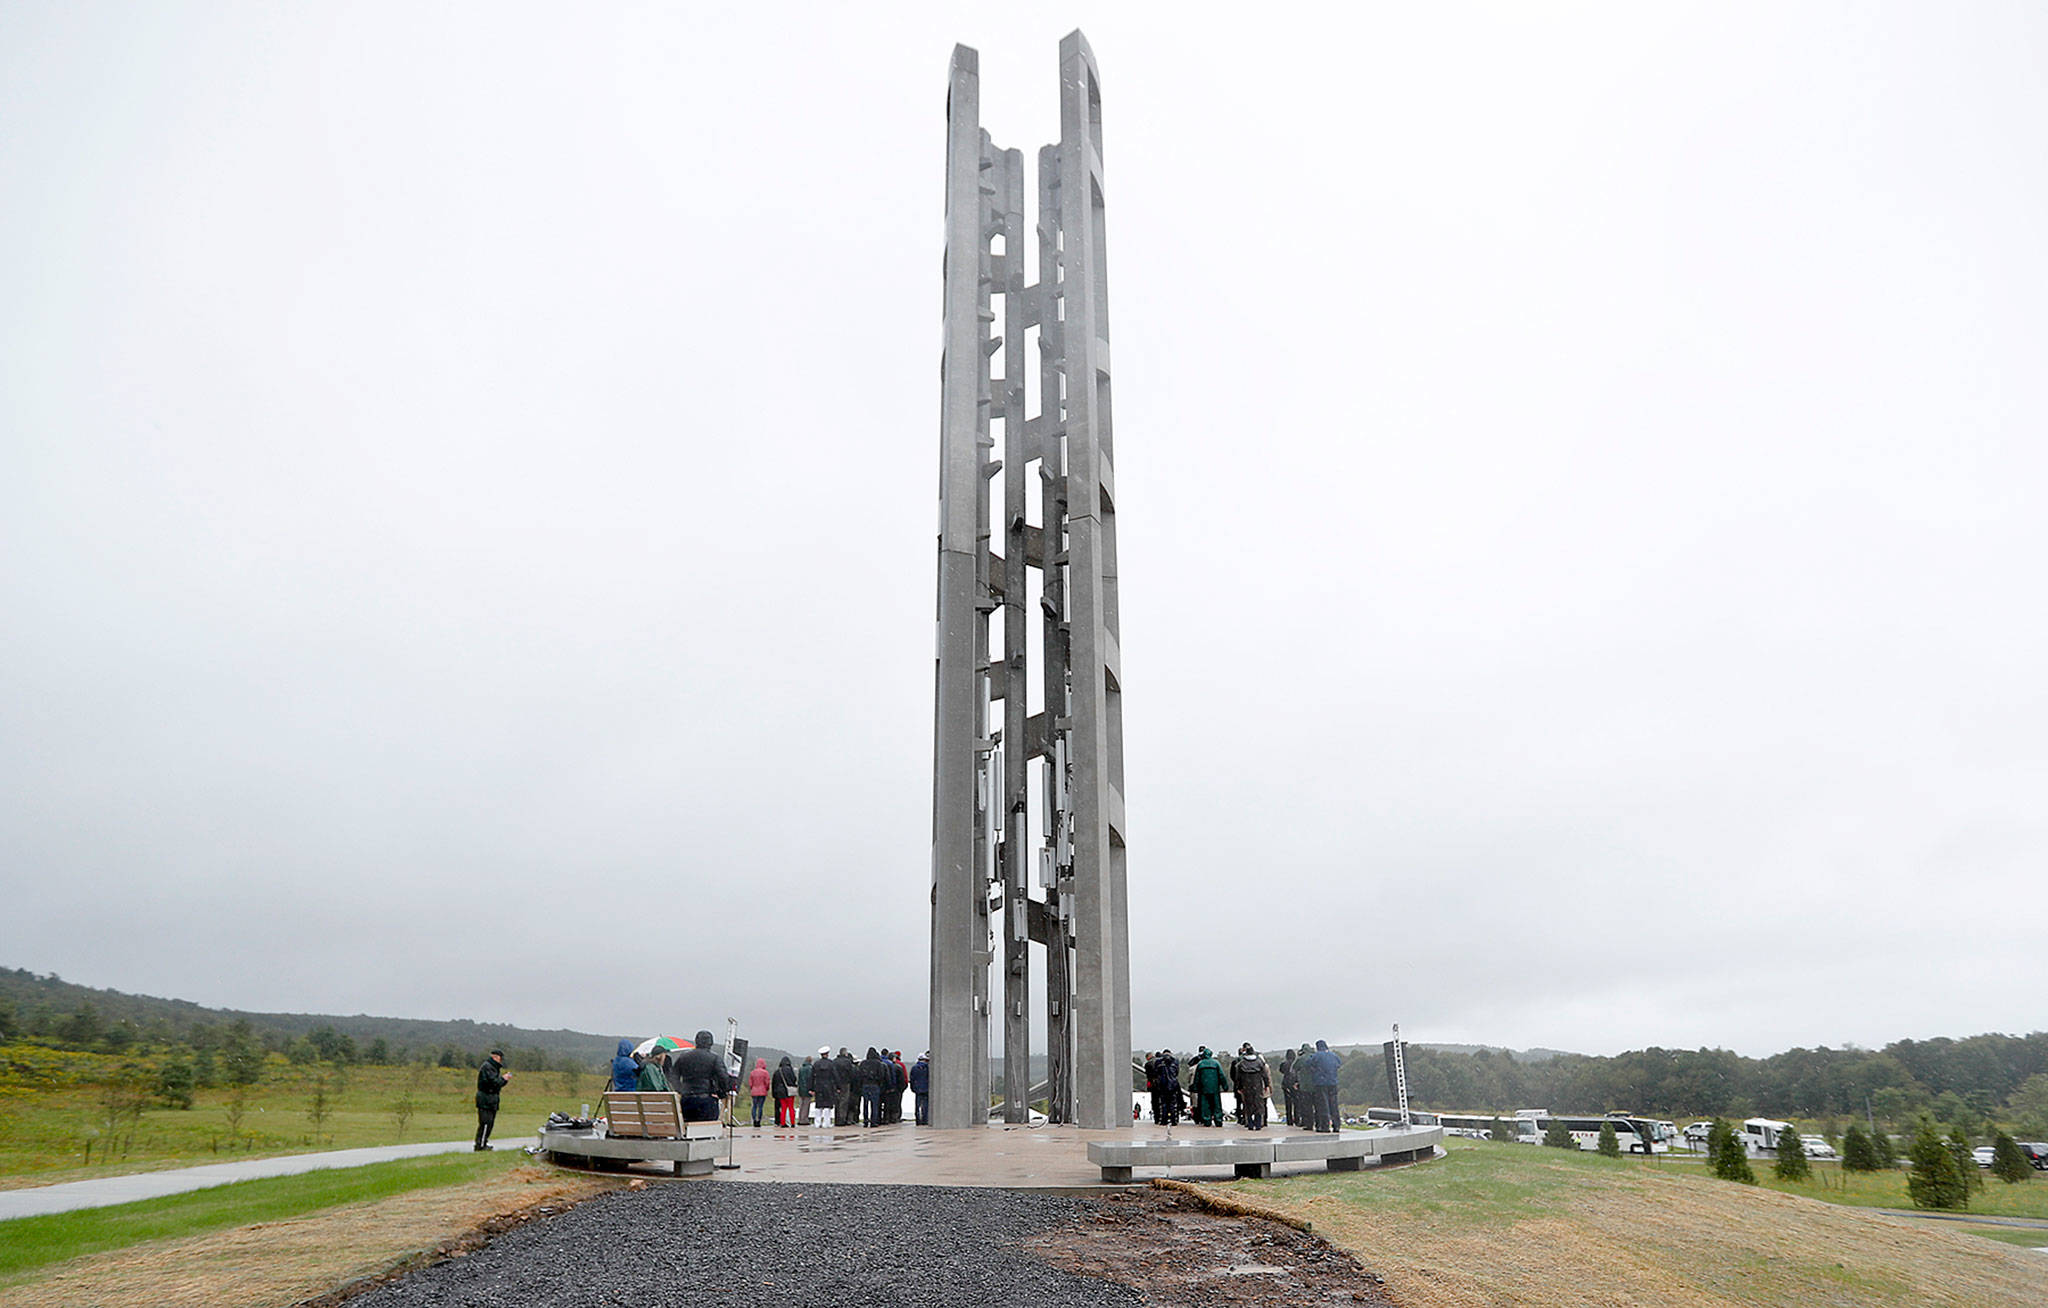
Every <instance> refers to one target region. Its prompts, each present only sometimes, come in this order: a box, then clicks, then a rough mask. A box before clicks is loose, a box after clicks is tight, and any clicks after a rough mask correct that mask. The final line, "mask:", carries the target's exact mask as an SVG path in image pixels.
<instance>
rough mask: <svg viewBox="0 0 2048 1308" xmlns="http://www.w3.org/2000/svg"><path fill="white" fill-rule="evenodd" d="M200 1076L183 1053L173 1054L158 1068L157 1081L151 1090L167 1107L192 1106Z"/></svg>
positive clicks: (159, 1101)
mask: <svg viewBox="0 0 2048 1308" xmlns="http://www.w3.org/2000/svg"><path fill="white" fill-rule="evenodd" d="M198 1084H199V1078H198V1076H197V1075H196V1074H195V1073H194V1072H193V1070H192V1064H191V1063H190V1062H188V1061H187V1060H186V1058H185V1055H184V1054H182V1053H178V1054H173V1055H171V1056H170V1057H169V1058H167V1059H165V1060H164V1062H163V1063H162V1064H161V1065H159V1066H158V1067H157V1069H156V1080H155V1083H154V1084H153V1085H152V1086H151V1087H150V1092H151V1093H152V1094H154V1095H155V1096H156V1098H157V1102H158V1103H160V1104H162V1105H163V1106H164V1107H166V1108H190V1107H191V1106H192V1092H193V1090H195V1089H196V1088H197V1087H198Z"/></svg>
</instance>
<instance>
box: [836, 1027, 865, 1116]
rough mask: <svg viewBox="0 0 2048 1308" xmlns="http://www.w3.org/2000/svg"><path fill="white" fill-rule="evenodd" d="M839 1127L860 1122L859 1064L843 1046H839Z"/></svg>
mask: <svg viewBox="0 0 2048 1308" xmlns="http://www.w3.org/2000/svg"><path fill="white" fill-rule="evenodd" d="M836 1061H837V1062H838V1064H839V1125H841V1126H852V1125H853V1124H854V1123H855V1122H858V1121H859V1120H860V1064H859V1063H858V1062H857V1061H855V1059H854V1057H853V1054H852V1053H851V1052H849V1051H848V1050H847V1048H846V1046H845V1045H841V1046H839V1057H838V1059H837V1060H836Z"/></svg>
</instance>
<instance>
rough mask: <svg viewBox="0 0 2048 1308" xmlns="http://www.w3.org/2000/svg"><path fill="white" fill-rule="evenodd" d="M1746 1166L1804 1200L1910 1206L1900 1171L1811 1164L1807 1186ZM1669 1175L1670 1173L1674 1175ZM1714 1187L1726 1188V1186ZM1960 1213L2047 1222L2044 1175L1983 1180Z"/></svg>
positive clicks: (1701, 1174)
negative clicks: (2010, 1180) (2012, 1180)
mask: <svg viewBox="0 0 2048 1308" xmlns="http://www.w3.org/2000/svg"><path fill="white" fill-rule="evenodd" d="M1750 1166H1751V1167H1752V1168H1754V1169H1755V1171H1756V1179H1757V1183H1758V1184H1760V1185H1763V1186H1765V1187H1767V1188H1769V1189H1772V1190H1779V1191H1782V1192H1784V1193H1785V1194H1798V1195H1805V1196H1806V1197H1807V1198H1809V1199H1819V1200H1822V1201H1824V1202H1826V1203H1831V1204H1849V1205H1852V1206H1854V1207H1857V1208H1911V1207H1912V1206H1913V1200H1912V1197H1911V1196H1910V1195H1908V1194H1907V1193H1906V1170H1905V1169H1904V1168H1899V1169H1897V1170H1895V1171H1890V1172H1845V1171H1843V1170H1842V1168H1841V1165H1840V1164H1838V1163H1828V1162H1817V1163H1814V1164H1813V1179H1812V1180H1810V1181H1780V1180H1779V1179H1778V1178H1777V1177H1775V1176H1773V1175H1772V1174H1771V1162H1770V1160H1769V1159H1767V1158H1756V1159H1751V1160H1750ZM1672 1170H1673V1171H1674V1172H1676V1171H1678V1170H1679V1169H1677V1168H1673V1169H1672ZM1690 1174H1691V1175H1693V1176H1695V1177H1697V1178H1699V1179H1700V1180H1702V1181H1713V1180H1714V1178H1713V1175H1712V1174H1711V1173H1709V1172H1708V1171H1707V1170H1706V1169H1705V1168H1698V1169H1695V1170H1694V1171H1692V1172H1691V1173H1690ZM1715 1183H1716V1184H1719V1185H1727V1184H1729V1182H1726V1181H1719V1182H1715ZM1962 1211H1964V1212H1968V1213H1975V1214H1977V1215H1979V1216H1984V1217H2036V1218H2042V1219H2048V1174H2042V1173H2037V1174H2036V1175H2035V1176H2034V1178H2033V1179H2031V1180H2026V1181H2019V1182H2016V1183H2014V1184H2012V1185H2007V1184H2006V1183H2005V1182H2003V1181H2001V1180H1999V1179H1998V1178H1996V1177H1991V1176H1987V1177H1985V1178H1984V1188H1983V1189H1981V1190H1972V1191H1970V1206H1969V1207H1968V1208H1966V1209H1964V1210H1962Z"/></svg>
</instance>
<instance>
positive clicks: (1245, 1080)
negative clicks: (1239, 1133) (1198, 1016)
mask: <svg viewBox="0 0 2048 1308" xmlns="http://www.w3.org/2000/svg"><path fill="white" fill-rule="evenodd" d="M1230 1087H1231V1090H1232V1091H1233V1092H1234V1093H1235V1094H1236V1095H1237V1124H1238V1125H1239V1126H1241V1127H1243V1128H1244V1129H1245V1130H1247V1131H1263V1130H1265V1129H1266V1096H1267V1095H1268V1094H1269V1093H1270V1092H1271V1091H1272V1088H1273V1074H1272V1072H1271V1071H1270V1070H1268V1069H1267V1067H1266V1060H1265V1059H1264V1058H1261V1057H1260V1056H1259V1051H1258V1050H1256V1049H1254V1048H1252V1047H1251V1043H1250V1042H1249V1041H1247V1042H1246V1043H1244V1044H1243V1045H1240V1046H1239V1047H1238V1050H1237V1058H1236V1059H1235V1060H1234V1061H1232V1063H1231V1064H1230Z"/></svg>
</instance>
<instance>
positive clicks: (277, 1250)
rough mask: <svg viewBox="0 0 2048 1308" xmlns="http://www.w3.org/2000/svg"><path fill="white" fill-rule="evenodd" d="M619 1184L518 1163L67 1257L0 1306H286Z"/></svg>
mask: <svg viewBox="0 0 2048 1308" xmlns="http://www.w3.org/2000/svg"><path fill="white" fill-rule="evenodd" d="M623 1184H626V1182H622V1181H619V1180H615V1179H606V1178H600V1177H595V1176H589V1175H584V1174H579V1173H573V1172H561V1171H557V1170H555V1169H553V1168H549V1167H543V1166H537V1165H531V1164H528V1165H521V1166H517V1167H513V1168H509V1169H507V1170H504V1171H501V1172H497V1173H494V1174H492V1175H490V1176H489V1177H487V1178H486V1179H483V1180H478V1181H472V1182H468V1183H466V1184H462V1185H455V1186H447V1187H444V1188H439V1189H432V1190H421V1191H416V1192H414V1193H411V1194H404V1195H399V1196H397V1197H395V1198H390V1199H383V1200H378V1201H376V1202H374V1203H362V1204H350V1205H347V1206H344V1207H340V1208H331V1209H327V1210H325V1211H322V1212H316V1213H310V1214H308V1215H306V1216H304V1217H295V1218H291V1219H289V1220H286V1221H276V1222H263V1223H259V1224H257V1225H254V1226H242V1227H236V1228H233V1229H230V1230H225V1231H217V1232H214V1233H212V1234H209V1235H202V1236H194V1237H191V1238H189V1239H183V1240H160V1241H154V1242H151V1243H148V1244H140V1245H135V1246H133V1247H131V1248H127V1249H122V1250H119V1251H116V1252H112V1253H105V1254H94V1255H90V1256H87V1257H84V1258H77V1259H73V1260H72V1261H70V1262H68V1263H64V1264H61V1265H58V1266H55V1267H51V1268H48V1269H45V1270H43V1271H40V1272H38V1273H36V1274H35V1275H33V1276H32V1277H30V1278H28V1279H26V1280H24V1281H22V1282H20V1283H17V1284H14V1285H11V1286H7V1287H5V1288H0V1308H76V1305H79V1304H99V1303H109V1304H110V1303H122V1304H150V1305H162V1306H163V1308H218V1305H221V1304H238V1305H250V1306H252V1308H284V1306H285V1305H292V1304H300V1303H305V1302H306V1301H308V1300H317V1299H319V1298H320V1297H321V1296H324V1295H329V1294H331V1293H333V1292H335V1291H336V1290H338V1289H340V1288H341V1287H345V1286H349V1285H351V1284H352V1283H356V1282H359V1281H362V1280H364V1279H366V1278H372V1277H376V1276H379V1275H382V1274H385V1273H388V1272H391V1271H394V1270H397V1269H401V1268H404V1267H407V1266H410V1265H413V1264H415V1263H419V1262H425V1261H429V1260H430V1259H431V1258H434V1257H443V1256H453V1255H459V1254H464V1253H466V1252H468V1251H469V1250H472V1249H474V1248H477V1247H480V1246H481V1245H482V1244H483V1243H485V1242H486V1241H487V1240H488V1239H489V1238H491V1237H492V1236H494V1235H497V1234H500V1233H502V1232H505V1231H508V1230H511V1229H513V1228H515V1227H517V1226H520V1225H523V1224H525V1223H526V1222H528V1221H532V1220H536V1219H545V1218H547V1217H549V1216H552V1215H554V1214H556V1213H559V1212H561V1211H563V1210H564V1209H566V1208H569V1207H571V1206H573V1205H575V1204H576V1203H578V1202H581V1201H582V1200H584V1199H587V1198H590V1197H591V1196H593V1195H596V1194H601V1193H603V1192H605V1191H607V1190H611V1189H616V1188H618V1187H620V1186H621V1185H623ZM429 1251H431V1252H429Z"/></svg>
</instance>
